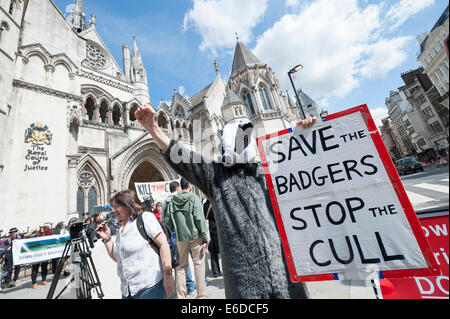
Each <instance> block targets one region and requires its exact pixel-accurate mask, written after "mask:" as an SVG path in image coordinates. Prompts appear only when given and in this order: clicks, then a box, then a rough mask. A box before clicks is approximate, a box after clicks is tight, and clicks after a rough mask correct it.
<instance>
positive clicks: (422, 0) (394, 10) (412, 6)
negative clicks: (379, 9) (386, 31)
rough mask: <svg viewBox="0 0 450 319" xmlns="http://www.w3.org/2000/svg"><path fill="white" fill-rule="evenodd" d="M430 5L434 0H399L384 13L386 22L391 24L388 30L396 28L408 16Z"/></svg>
mask: <svg viewBox="0 0 450 319" xmlns="http://www.w3.org/2000/svg"><path fill="white" fill-rule="evenodd" d="M432 5H434V0H400V1H399V2H397V3H396V4H394V5H392V6H391V7H390V8H389V11H388V12H387V14H386V22H387V23H389V24H390V25H391V26H390V31H393V30H394V29H396V28H398V27H399V26H401V25H402V24H403V23H405V21H406V20H408V19H409V18H410V17H412V16H414V15H415V14H417V13H418V12H420V11H422V10H423V9H425V8H427V7H429V6H432Z"/></svg>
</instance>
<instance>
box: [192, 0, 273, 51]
mask: <svg viewBox="0 0 450 319" xmlns="http://www.w3.org/2000/svg"><path fill="white" fill-rule="evenodd" d="M267 3H268V0H245V1H243V0H194V5H193V8H192V9H190V10H189V11H187V12H186V14H185V16H184V24H183V30H184V31H186V30H188V29H189V28H194V29H195V30H196V31H197V32H198V33H199V34H200V35H201V37H202V43H201V44H200V50H202V51H206V50H209V51H211V53H213V55H217V52H218V50H222V49H230V48H233V47H234V46H235V44H236V35H235V32H237V34H238V36H239V39H240V41H242V42H249V41H251V40H252V38H253V33H252V30H253V28H254V27H255V26H256V25H257V24H258V23H260V22H261V20H262V18H263V17H264V13H265V12H266V10H267Z"/></svg>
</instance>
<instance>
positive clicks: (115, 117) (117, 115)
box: [112, 105, 122, 125]
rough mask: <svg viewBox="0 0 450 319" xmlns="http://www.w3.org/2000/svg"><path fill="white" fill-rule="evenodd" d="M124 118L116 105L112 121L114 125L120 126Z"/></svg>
mask: <svg viewBox="0 0 450 319" xmlns="http://www.w3.org/2000/svg"><path fill="white" fill-rule="evenodd" d="M121 118H122V112H121V110H120V107H119V106H118V105H114V108H113V112H112V120H113V123H114V125H120V120H121Z"/></svg>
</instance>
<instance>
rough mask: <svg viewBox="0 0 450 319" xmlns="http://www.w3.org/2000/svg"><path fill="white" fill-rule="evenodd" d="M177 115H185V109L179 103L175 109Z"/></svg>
mask: <svg viewBox="0 0 450 319" xmlns="http://www.w3.org/2000/svg"><path fill="white" fill-rule="evenodd" d="M175 116H176V117H181V118H184V117H185V114H184V110H183V108H182V107H181V106H180V105H177V108H176V110H175Z"/></svg>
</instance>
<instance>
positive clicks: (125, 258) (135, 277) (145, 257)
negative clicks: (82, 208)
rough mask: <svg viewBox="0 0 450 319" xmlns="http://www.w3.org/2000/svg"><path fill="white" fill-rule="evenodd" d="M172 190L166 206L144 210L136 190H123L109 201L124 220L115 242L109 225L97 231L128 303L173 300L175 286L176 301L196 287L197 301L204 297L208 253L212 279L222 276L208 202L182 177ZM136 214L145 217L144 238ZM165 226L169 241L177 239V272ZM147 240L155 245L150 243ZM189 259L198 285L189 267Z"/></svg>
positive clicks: (165, 202) (157, 205) (153, 206)
mask: <svg viewBox="0 0 450 319" xmlns="http://www.w3.org/2000/svg"><path fill="white" fill-rule="evenodd" d="M170 192H171V194H170V195H169V196H168V198H167V199H166V200H165V201H164V203H161V202H157V203H156V204H154V205H152V206H151V207H145V205H143V204H142V203H141V202H140V201H139V199H138V198H137V195H136V193H135V192H134V191H133V190H126V191H122V192H119V193H117V194H116V195H115V196H113V198H112V199H111V204H112V206H113V212H114V213H115V214H116V216H117V218H118V219H119V220H120V222H121V227H120V228H119V229H118V230H117V232H116V236H115V240H114V241H113V238H112V235H111V230H110V228H109V227H108V225H107V224H106V223H103V224H101V225H99V226H98V227H97V228H96V233H97V234H98V236H99V237H100V238H101V239H102V241H103V243H104V244H105V247H106V250H107V252H108V255H109V256H110V257H111V259H112V260H114V261H115V262H117V270H118V274H119V277H120V280H121V294H122V297H123V298H124V299H146V298H161V299H162V298H169V297H171V296H172V294H173V290H174V288H175V291H176V296H177V298H178V299H185V298H187V295H188V294H189V293H193V292H194V289H195V290H196V291H197V298H199V299H202V298H206V278H207V277H206V260H205V256H206V250H208V251H209V252H210V254H211V268H212V271H213V277H218V276H220V275H221V271H220V265H219V259H218V253H219V248H218V247H219V245H218V236H217V233H216V227H215V225H214V213H213V212H212V209H211V206H210V204H209V201H208V200H204V202H203V203H202V202H201V200H200V198H199V197H198V196H197V195H196V194H195V193H194V192H193V191H192V185H191V184H190V183H189V182H188V181H187V180H186V179H184V178H182V179H181V181H180V183H178V182H177V181H174V182H172V183H170ZM138 215H142V220H143V228H144V231H145V233H146V235H147V236H145V237H144V236H142V235H141V234H140V232H139V225H138V222H137V219H138ZM207 219H208V221H209V227H210V228H209V229H208V226H207V224H208V223H207V222H206V220H207ZM163 225H166V226H167V227H168V228H169V229H170V232H172V236H171V237H176V246H177V250H178V256H179V260H178V265H177V266H176V267H175V269H174V270H175V273H173V268H172V259H171V252H170V249H169V242H168V239H170V238H167V236H166V235H165V233H164V231H163ZM148 238H150V240H151V241H153V243H151V242H150V244H149V242H148ZM152 244H153V245H152ZM189 255H190V256H191V257H192V261H193V265H194V275H195V276H194V277H195V281H194V280H192V276H191V273H190V269H189ZM213 256H214V257H213ZM174 274H175V281H174V280H173V275H174Z"/></svg>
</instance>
